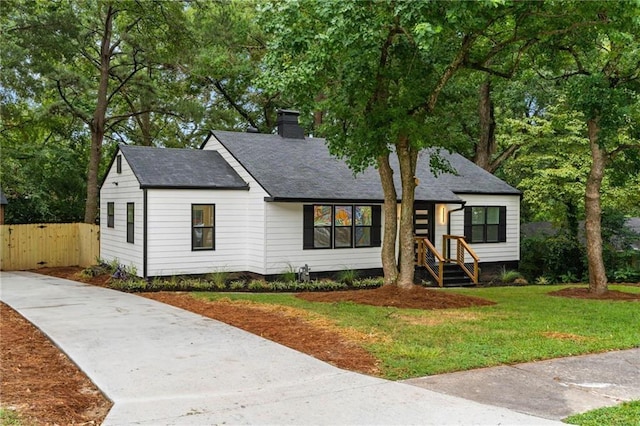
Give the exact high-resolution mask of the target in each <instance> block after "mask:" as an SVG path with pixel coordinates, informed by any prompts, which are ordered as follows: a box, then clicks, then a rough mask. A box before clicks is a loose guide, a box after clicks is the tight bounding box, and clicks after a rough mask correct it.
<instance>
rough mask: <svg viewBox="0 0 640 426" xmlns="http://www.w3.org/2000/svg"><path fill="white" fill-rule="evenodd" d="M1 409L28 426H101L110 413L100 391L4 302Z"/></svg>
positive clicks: (0, 308)
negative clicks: (18, 415) (14, 415)
mask: <svg viewBox="0 0 640 426" xmlns="http://www.w3.org/2000/svg"><path fill="white" fill-rule="evenodd" d="M0 317H1V318H2V321H0V336H2V344H1V345H0V346H1V350H0V374H1V377H2V381H1V385H2V407H3V408H10V409H15V410H17V411H18V412H19V413H20V417H21V419H22V421H23V424H25V425H80V424H83V425H96V424H100V423H102V420H103V419H104V417H105V416H106V415H107V413H108V412H109V409H110V408H111V405H112V404H111V401H109V400H108V399H106V398H105V397H104V396H103V395H102V393H101V392H100V391H99V390H98V388H96V386H95V385H94V384H93V383H92V382H91V381H90V380H89V379H88V378H87V377H86V376H85V375H84V374H83V373H82V372H81V371H80V370H78V368H77V367H76V365H75V364H74V363H72V362H71V361H70V360H69V359H68V358H67V357H66V356H65V355H64V354H63V353H61V352H60V350H59V349H58V348H57V347H56V346H54V345H53V344H52V343H51V341H49V339H48V338H47V337H46V336H45V335H44V334H42V332H41V331H40V330H38V329H37V328H35V327H34V326H33V325H32V324H31V323H30V322H29V321H27V320H25V319H24V318H23V317H22V316H20V315H19V314H18V313H17V312H16V311H14V310H13V309H11V308H10V307H9V306H7V305H5V304H4V303H0Z"/></svg>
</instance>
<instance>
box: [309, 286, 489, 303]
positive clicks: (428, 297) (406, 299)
mask: <svg viewBox="0 0 640 426" xmlns="http://www.w3.org/2000/svg"><path fill="white" fill-rule="evenodd" d="M297 297H299V298H300V299H304V300H308V301H310V302H353V303H360V304H363V305H372V306H389V307H395V308H408V309H456V308H469V307H471V306H489V305H495V302H492V301H490V300H486V299H481V298H479V297H472V296H464V295H461V294H454V293H448V292H443V291H439V290H431V289H427V288H424V287H420V286H417V285H414V286H412V287H410V288H408V289H403V288H400V287H398V286H393V285H386V286H382V287H379V288H377V289H372V290H352V291H335V292H326V293H300V294H298V295H297Z"/></svg>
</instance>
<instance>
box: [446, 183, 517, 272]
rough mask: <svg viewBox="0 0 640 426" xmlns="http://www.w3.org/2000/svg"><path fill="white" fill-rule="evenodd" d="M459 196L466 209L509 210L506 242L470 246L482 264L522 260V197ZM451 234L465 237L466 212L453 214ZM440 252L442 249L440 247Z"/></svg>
mask: <svg viewBox="0 0 640 426" xmlns="http://www.w3.org/2000/svg"><path fill="white" fill-rule="evenodd" d="M457 195H458V196H459V197H460V198H462V199H463V200H465V201H466V202H467V204H466V205H465V207H472V206H506V208H507V241H506V242H504V243H489V244H487V243H483V244H470V246H471V248H472V249H473V250H474V251H475V252H476V254H477V255H478V257H479V258H480V262H481V263H485V262H506V261H518V260H520V197H519V196H518V195H475V194H457ZM451 234H453V235H464V210H461V211H458V212H454V213H452V214H451ZM440 244H441V243H440ZM438 250H441V248H440V247H438Z"/></svg>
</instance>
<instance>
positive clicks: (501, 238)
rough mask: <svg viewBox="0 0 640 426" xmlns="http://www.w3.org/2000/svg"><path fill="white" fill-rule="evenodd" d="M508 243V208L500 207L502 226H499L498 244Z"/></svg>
mask: <svg viewBox="0 0 640 426" xmlns="http://www.w3.org/2000/svg"><path fill="white" fill-rule="evenodd" d="M506 241H507V208H506V207H505V206H502V207H500V224H499V225H498V242H500V243H504V242H506Z"/></svg>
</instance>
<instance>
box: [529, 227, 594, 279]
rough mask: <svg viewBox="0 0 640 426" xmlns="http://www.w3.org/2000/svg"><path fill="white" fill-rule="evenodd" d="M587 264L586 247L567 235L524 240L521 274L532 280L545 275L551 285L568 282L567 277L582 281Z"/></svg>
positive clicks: (560, 234) (564, 233) (562, 233)
mask: <svg viewBox="0 0 640 426" xmlns="http://www.w3.org/2000/svg"><path fill="white" fill-rule="evenodd" d="M585 262H586V255H585V252H584V247H583V246H582V245H581V244H580V243H579V242H578V240H577V239H574V238H572V237H570V236H569V235H568V234H567V233H566V232H559V233H557V234H556V235H553V236H546V237H528V238H523V239H522V240H521V241H520V271H521V272H522V274H523V275H524V276H525V277H526V278H527V279H528V280H530V281H533V280H534V279H535V278H536V277H540V276H544V277H545V279H547V280H548V281H549V282H550V283H557V282H564V281H562V278H563V277H564V279H569V278H571V279H573V281H571V282H579V281H580V279H581V277H583V276H584V275H585V273H586V268H585V266H584V265H585Z"/></svg>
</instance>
